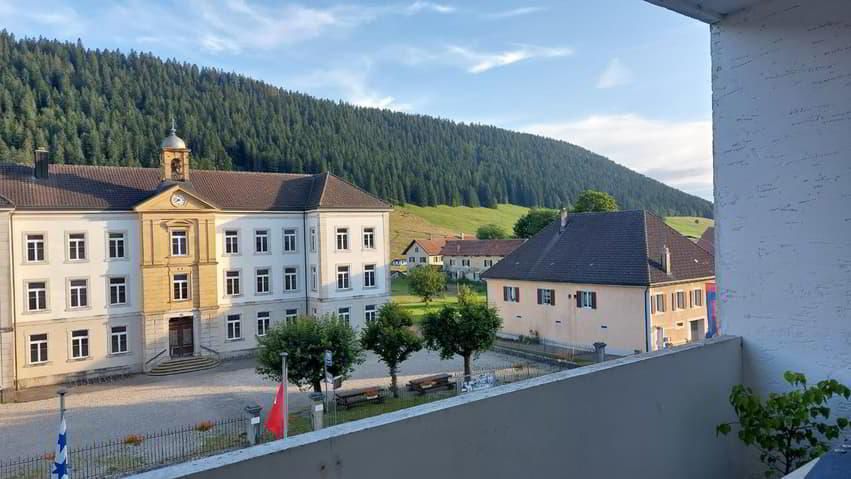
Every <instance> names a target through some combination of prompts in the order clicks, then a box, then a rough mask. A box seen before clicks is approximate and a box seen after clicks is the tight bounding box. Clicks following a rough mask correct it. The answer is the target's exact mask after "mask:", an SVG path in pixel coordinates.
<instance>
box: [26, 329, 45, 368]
mask: <svg viewBox="0 0 851 479" xmlns="http://www.w3.org/2000/svg"><path fill="white" fill-rule="evenodd" d="M29 342H30V364H40V363H46V362H47V335H46V334H31V335H30V340H29Z"/></svg>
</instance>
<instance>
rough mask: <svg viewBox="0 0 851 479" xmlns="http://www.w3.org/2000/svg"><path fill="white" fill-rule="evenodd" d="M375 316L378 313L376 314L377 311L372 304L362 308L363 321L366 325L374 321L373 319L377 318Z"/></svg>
mask: <svg viewBox="0 0 851 479" xmlns="http://www.w3.org/2000/svg"><path fill="white" fill-rule="evenodd" d="M377 315H378V312H377V309H376V308H375V305H374V304H367V305H366V306H364V307H363V319H364V320H365V321H366V322H367V323H371V322H373V321H375V318H376V317H377Z"/></svg>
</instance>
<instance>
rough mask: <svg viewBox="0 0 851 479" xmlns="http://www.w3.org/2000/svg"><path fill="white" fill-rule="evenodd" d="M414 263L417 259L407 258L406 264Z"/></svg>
mask: <svg viewBox="0 0 851 479" xmlns="http://www.w3.org/2000/svg"><path fill="white" fill-rule="evenodd" d="M416 262H417V258H414V257H413V256H410V257H408V263H410V264H414V263H416Z"/></svg>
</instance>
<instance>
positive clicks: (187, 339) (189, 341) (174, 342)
mask: <svg viewBox="0 0 851 479" xmlns="http://www.w3.org/2000/svg"><path fill="white" fill-rule="evenodd" d="M168 350H169V354H170V355H171V357H173V358H182V357H186V356H192V355H193V354H194V353H195V342H194V341H193V338H192V316H184V317H182V318H172V319H170V320H169V321H168Z"/></svg>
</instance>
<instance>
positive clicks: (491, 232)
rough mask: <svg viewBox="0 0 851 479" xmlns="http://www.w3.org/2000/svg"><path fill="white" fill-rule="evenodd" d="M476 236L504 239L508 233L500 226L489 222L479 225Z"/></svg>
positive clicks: (483, 238) (478, 237) (482, 238)
mask: <svg viewBox="0 0 851 479" xmlns="http://www.w3.org/2000/svg"><path fill="white" fill-rule="evenodd" d="M476 238H477V239H480V240H486V239H505V238H508V233H506V232H505V230H504V229H502V226H499V225H495V224H493V223H490V224H486V225H482V226H479V229H477V230H476Z"/></svg>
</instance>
